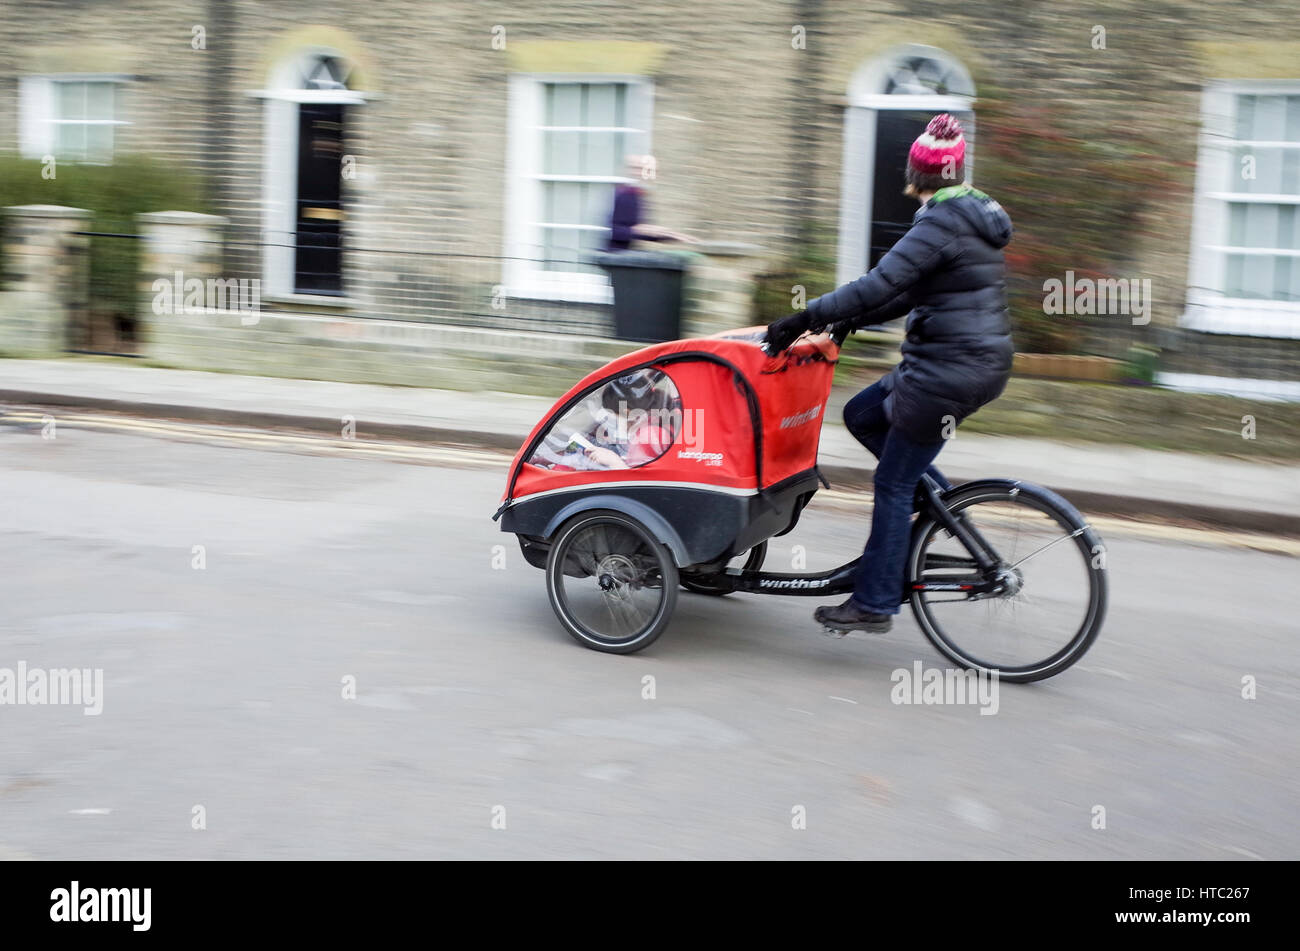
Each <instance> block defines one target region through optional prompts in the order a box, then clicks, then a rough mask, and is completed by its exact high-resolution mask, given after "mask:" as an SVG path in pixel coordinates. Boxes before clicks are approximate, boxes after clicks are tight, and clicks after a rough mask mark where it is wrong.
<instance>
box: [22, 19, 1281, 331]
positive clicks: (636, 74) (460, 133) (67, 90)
mask: <svg viewBox="0 0 1300 951" xmlns="http://www.w3.org/2000/svg"><path fill="white" fill-rule="evenodd" d="M1293 13H1294V11H1293V10H1290V9H1289V8H1288V7H1287V6H1286V5H1285V4H1281V3H1275V2H1266V3H1256V2H1224V3H1187V2H1156V3H1146V4H1142V5H1140V6H1135V5H1131V4H1127V3H1090V2H1079V0H1063V2H1060V3H1050V4H1048V3H1033V2H1012V3H986V2H983V0H975V2H964V3H942V2H931V0H911V2H908V3H896V2H875V3H852V2H847V0H825V2H821V0H785V2H774V0H753V2H740V0H710V2H706V3H683V2H678V0H661V2H659V3H656V4H651V5H646V4H615V3H607V2H596V0H547V2H544V3H543V2H534V0H522V2H515V3H509V4H505V3H479V2H466V0H441V2H437V3H411V2H408V0H392V2H386V0H377V2H373V3H359V2H356V0H275V2H254V0H168V2H162V0H118V2H97V0H81V2H76V0H63V2H55V0H43V2H33V3H22V4H19V3H16V2H6V3H5V4H4V7H3V22H4V30H3V33H2V34H0V149H4V150H6V151H8V150H16V151H21V152H23V153H24V154H26V155H29V156H32V157H40V156H43V155H47V154H53V155H55V156H56V157H59V158H61V159H66V160H73V161H75V160H78V159H83V160H91V161H111V160H112V156H113V155H116V154H122V153H127V152H139V153H147V154H149V155H152V156H155V157H157V158H161V159H164V160H168V161H172V162H176V163H179V164H183V165H186V166H189V167H192V168H195V169H197V170H199V171H201V172H202V173H203V175H204V177H205V180H206V181H207V183H208V187H209V189H210V192H211V195H212V198H213V206H214V208H216V209H217V210H218V211H219V213H220V214H221V215H222V216H224V217H225V218H226V219H227V222H228V224H227V226H226V229H225V236H226V243H227V244H226V258H225V260H226V264H225V267H226V269H227V271H228V272H229V274H230V276H232V277H241V276H249V275H252V276H258V277H260V278H261V280H262V305H263V307H264V308H266V309H268V310H269V311H271V312H275V311H283V312H286V313H288V312H293V313H306V314H327V315H347V316H356V317H367V318H387V319H393V320H427V319H431V318H432V319H444V320H445V319H465V320H466V321H468V322H471V323H477V324H478V325H481V326H491V327H497V328H507V329H508V328H509V327H511V326H512V323H511V322H512V320H516V319H518V320H522V321H525V322H526V324H527V326H529V327H532V328H533V329H537V328H538V327H546V326H547V322H548V321H550V320H552V319H554V320H555V322H556V325H557V326H560V325H561V324H563V326H564V327H565V329H574V328H577V329H582V328H583V327H588V328H589V327H590V326H594V324H593V323H591V321H595V320H597V318H596V317H594V316H591V315H593V314H596V313H598V312H599V311H600V309H601V308H602V307H604V306H605V305H606V302H607V301H608V290H607V288H606V286H605V284H604V282H603V279H602V278H601V276H600V274H599V272H598V271H596V270H595V269H594V268H592V267H591V266H590V265H589V264H586V263H585V260H586V258H585V255H586V253H587V252H588V251H590V250H591V249H593V248H595V247H597V246H598V245H599V244H600V243H601V242H602V241H603V232H602V231H601V225H602V223H603V221H604V216H605V215H607V207H608V200H609V193H610V190H611V188H612V182H613V181H614V180H615V179H616V178H617V177H618V176H619V175H621V174H622V171H621V167H622V158H623V156H624V155H625V154H626V153H632V152H636V153H642V152H651V153H653V154H654V156H655V157H656V160H657V165H656V168H655V178H654V183H653V188H652V191H651V202H652V208H653V216H654V220H655V221H656V222H659V223H662V224H665V225H668V226H670V227H673V228H676V229H678V230H682V231H686V232H689V233H692V234H695V235H697V236H700V237H702V238H705V239H709V240H711V241H715V242H737V243H740V244H743V245H757V246H761V247H762V248H763V249H764V254H765V256H766V258H767V260H768V263H769V264H770V262H771V260H772V259H779V258H782V257H786V256H789V255H791V254H793V253H794V252H795V251H796V250H797V249H798V248H797V245H798V242H800V241H805V240H811V241H819V242H823V243H824V245H825V247H826V250H827V252H828V253H829V254H830V255H831V256H832V257H833V259H834V261H835V272H836V275H837V277H838V278H839V279H841V280H844V279H848V278H850V277H852V276H854V275H856V274H859V273H861V272H862V269H863V268H864V267H865V266H866V265H867V264H868V263H869V262H870V261H871V260H874V258H875V257H877V256H878V253H879V250H880V247H882V246H883V244H887V242H888V240H889V235H890V234H891V231H890V227H889V226H890V219H891V217H892V218H897V217H898V215H899V214H900V211H899V209H898V208H897V207H895V206H894V205H893V204H892V203H891V202H893V201H894V197H893V196H895V195H896V190H895V189H894V188H893V186H892V184H889V185H888V187H886V176H887V174H888V170H889V169H890V168H892V167H894V164H896V161H897V156H896V154H894V153H891V152H890V151H889V150H890V149H897V147H898V143H899V142H903V141H904V140H906V139H908V138H909V137H910V136H911V135H912V134H914V129H915V123H916V122H917V121H920V119H919V118H918V117H921V116H923V115H924V114H927V113H932V112H934V111H938V110H939V109H940V108H942V109H948V110H951V111H955V112H958V113H961V114H964V115H965V116H966V117H967V119H968V127H969V128H970V129H971V132H972V136H971V137H972V156H973V163H972V164H973V175H974V179H975V182H976V184H979V183H980V181H981V169H982V166H981V161H982V153H981V148H980V118H979V117H980V109H981V106H980V99H981V96H983V95H985V93H986V91H987V90H990V89H992V88H994V87H996V88H997V89H998V90H1000V92H1001V94H1003V95H1011V96H1014V97H1023V98H1024V99H1032V100H1034V101H1036V102H1038V103H1041V104H1044V105H1046V106H1048V107H1051V106H1052V105H1053V104H1057V105H1059V106H1060V108H1061V109H1062V110H1063V111H1068V112H1069V114H1070V115H1071V117H1072V119H1071V121H1072V122H1073V123H1074V126H1073V128H1075V130H1076V131H1077V134H1079V135H1080V136H1095V137H1096V138H1097V139H1099V140H1106V139H1108V138H1109V139H1116V140H1123V138H1124V137H1125V136H1126V134H1127V133H1128V130H1130V129H1135V128H1140V129H1142V130H1143V132H1144V134H1147V135H1150V136H1153V137H1155V138H1157V139H1158V140H1159V141H1160V142H1162V143H1164V145H1165V147H1166V148H1167V149H1168V152H1169V154H1170V156H1173V157H1176V158H1177V159H1179V160H1180V162H1179V163H1178V164H1176V165H1175V166H1174V167H1173V168H1174V170H1173V171H1172V172H1170V173H1168V174H1162V177H1160V178H1159V179H1158V180H1156V181H1153V182H1152V189H1153V190H1156V191H1158V192H1159V193H1160V198H1159V200H1158V202H1156V203H1155V205H1154V207H1153V209H1152V211H1151V212H1150V213H1149V214H1148V215H1147V220H1146V222H1145V224H1146V226H1145V227H1143V228H1142V229H1141V232H1142V233H1141V236H1140V238H1139V239H1138V240H1137V241H1136V243H1135V251H1134V254H1133V257H1132V261H1131V271H1130V273H1131V274H1132V275H1137V276H1144V277H1151V278H1154V281H1153V284H1154V290H1153V294H1154V296H1155V298H1156V302H1155V303H1156V306H1155V308H1154V319H1155V324H1156V326H1162V325H1163V326H1174V325H1176V324H1178V323H1179V322H1180V321H1181V322H1183V323H1186V324H1189V325H1190V326H1193V327H1196V328H1198V329H1200V330H1209V331H1215V332H1224V331H1226V332H1229V333H1238V334H1253V335H1256V336H1258V335H1260V334H1263V335H1265V336H1267V337H1270V338H1294V337H1300V212H1297V207H1300V164H1298V163H1300V26H1298V25H1297V23H1296V21H1295V18H1294V16H1293ZM1246 153H1251V154H1253V155H1254V156H1255V158H1257V160H1258V166H1259V170H1258V175H1259V177H1257V178H1253V179H1249V180H1245V183H1244V184H1242V185H1241V187H1240V188H1238V187H1237V186H1235V185H1234V184H1232V183H1231V182H1230V181H1229V179H1230V178H1232V181H1236V179H1235V178H1233V177H1232V174H1231V173H1235V171H1236V168H1237V166H1236V164H1235V163H1236V162H1238V161H1239V160H1241V159H1244V158H1245V155H1246ZM987 160H988V161H992V159H991V158H990V159H987ZM999 161H1003V162H1006V161H1013V160H1008V159H1006V158H1001V159H999ZM891 163H894V164H891ZM1229 166H1231V167H1229ZM326 171H328V174H326ZM335 172H337V174H335ZM1064 174H1065V176H1066V177H1068V175H1069V169H1065V170H1064ZM1003 177H1005V175H1004V176H1003ZM1235 191H1240V192H1242V194H1240V195H1234V194H1233V192H1235ZM999 197H1002V196H999ZM1006 204H1008V207H1009V208H1010V209H1011V211H1012V214H1013V218H1014V216H1015V199H1014V196H1007V199H1006ZM1288 228H1290V229H1291V230H1288ZM309 237H310V239H309ZM336 240H337V241H338V242H339V243H340V245H341V247H342V248H343V251H342V253H341V254H340V255H337V256H335V255H334V254H333V252H332V251H330V250H329V248H330V247H331V246H332V243H333V242H335V241H336ZM882 243H883V244H882ZM300 244H301V245H302V246H299V245H300ZM873 249H874V250H873ZM1293 259H1294V264H1295V267H1294V268H1291V267H1290V265H1291V263H1292V260H1293ZM1189 274H1191V275H1193V280H1192V281H1191V283H1192V284H1193V285H1194V286H1193V288H1192V290H1191V291H1190V292H1189V289H1188V285H1189V279H1188V276H1189ZM1048 276H1051V275H1044V277H1048ZM1125 276H1128V275H1125ZM503 302H504V303H503ZM466 315H468V316H466ZM584 315H586V316H584Z"/></svg>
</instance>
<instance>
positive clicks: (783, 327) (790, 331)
mask: <svg viewBox="0 0 1300 951" xmlns="http://www.w3.org/2000/svg"><path fill="white" fill-rule="evenodd" d="M811 324H812V318H811V317H809V316H808V311H806V310H801V311H799V313H797V314H791V315H790V316H789V317H782V318H780V319H779V320H774V321H772V322H771V323H770V324H768V325H767V336H765V337H764V338H763V349H765V350H766V351H767V352H768V353H771V354H778V353H780V352H782V351H783V350H788V349H789V347H790V345H791V344H792V343H794V342H795V341H796V340H798V339H799V338H800V337H802V336H803V335H804V334H805V333H807V332H808V328H809V327H810V326H811Z"/></svg>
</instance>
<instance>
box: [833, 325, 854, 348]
mask: <svg viewBox="0 0 1300 951" xmlns="http://www.w3.org/2000/svg"><path fill="white" fill-rule="evenodd" d="M851 333H853V328H852V327H850V326H849V325H848V324H847V323H841V324H835V325H833V326H832V327H831V339H832V340H834V341H835V346H837V347H842V346H844V341H845V340H847V339H848V338H849V334H851Z"/></svg>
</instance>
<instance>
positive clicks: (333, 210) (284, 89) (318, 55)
mask: <svg viewBox="0 0 1300 951" xmlns="http://www.w3.org/2000/svg"><path fill="white" fill-rule="evenodd" d="M352 75H353V66H352V63H351V62H350V61H349V59H348V58H347V57H346V56H344V55H343V54H342V53H340V52H338V51H337V50H333V49H327V48H319V47H313V48H305V49H299V50H297V51H295V52H294V53H293V54H292V55H290V56H288V57H285V58H284V59H282V60H281V61H280V62H279V63H278V64H277V65H276V67H275V69H274V70H273V71H272V73H271V83H270V88H269V89H268V90H266V91H265V92H264V95H265V96H266V98H267V104H266V163H265V176H264V201H263V221H264V227H263V233H264V240H265V244H266V251H265V255H264V257H263V283H264V284H265V285H266V289H267V291H268V292H269V293H271V294H279V295H288V294H313V295H324V296H333V297H340V296H342V295H343V293H344V287H343V236H344V227H345V222H346V218H347V210H346V208H345V207H344V202H343V194H342V178H343V174H344V164H343V162H344V157H345V155H347V152H348V149H347V144H346V143H347V116H348V108H347V107H348V106H354V105H360V104H361V103H364V102H365V97H364V95H363V94H361V93H359V92H357V91H355V90H354V89H353V88H352V87H351V79H352Z"/></svg>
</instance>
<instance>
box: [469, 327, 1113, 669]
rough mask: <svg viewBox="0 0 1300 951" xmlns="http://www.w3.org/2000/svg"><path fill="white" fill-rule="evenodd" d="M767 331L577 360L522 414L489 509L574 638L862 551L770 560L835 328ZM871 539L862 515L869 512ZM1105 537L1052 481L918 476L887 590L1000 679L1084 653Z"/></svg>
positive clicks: (834, 589) (628, 645) (805, 468)
mask: <svg viewBox="0 0 1300 951" xmlns="http://www.w3.org/2000/svg"><path fill="white" fill-rule="evenodd" d="M763 336H764V328H762V327H756V328H748V329H744V330H737V331H732V332H728V333H722V334H718V335H716V336H712V337H706V338H700V339H691V340H677V341H672V342H669V343H661V344H656V345H653V346H649V347H646V348H644V349H641V350H638V351H636V352H634V353H629V354H626V355H625V356H622V357H620V358H619V359H617V360H614V361H613V362H611V363H609V364H608V365H606V366H605V367H603V368H602V369H600V370H597V371H595V372H593V373H591V374H589V375H588V376H587V377H586V378H584V379H583V380H581V381H580V382H579V383H577V384H576V385H575V386H574V387H573V388H572V389H571V390H569V392H568V393H566V394H565V395H564V396H563V397H562V398H561V399H560V400H559V401H558V402H557V403H556V404H555V406H554V407H553V408H552V410H551V411H550V412H549V413H548V414H547V415H546V416H545V417H544V418H543V419H542V420H541V421H540V422H538V424H537V425H536V426H535V427H534V429H533V431H532V432H531V433H530V434H529V436H528V439H527V440H526V441H525V443H524V444H523V446H522V447H521V448H520V450H519V452H518V453H517V454H516V455H515V457H514V460H513V461H512V463H511V465H510V470H509V475H508V478H507V484H506V489H505V493H504V496H503V498H502V502H501V505H500V507H499V508H498V510H497V512H496V514H495V515H494V518H495V519H499V520H500V526H501V529H502V530H503V531H506V532H510V533H513V534H514V535H516V536H517V538H518V541H519V546H520V549H521V551H522V552H523V557H524V558H525V559H526V560H527V561H528V563H529V564H531V565H533V566H535V567H537V568H540V569H542V570H543V571H545V574H546V590H547V594H548V596H549V598H550V602H551V606H552V608H553V609H554V611H555V614H556V616H557V617H558V618H559V620H560V623H561V624H562V625H563V626H564V628H565V629H566V630H567V631H568V632H569V634H570V635H572V636H573V637H574V638H575V639H576V640H577V641H578V642H579V643H581V644H583V645H585V646H586V647H590V648H593V649H595V650H599V651H606V652H610V653H632V652H634V651H639V650H641V649H643V648H645V647H647V646H648V645H650V644H651V643H653V642H654V641H655V640H656V639H657V638H658V637H659V635H660V634H662V633H663V631H664V629H665V628H666V627H667V626H668V624H669V622H670V620H671V618H672V615H673V611H674V609H675V607H676V606H677V601H678V588H679V587H680V588H683V589H685V590H687V591H690V592H695V593H697V594H701V595H711V596H723V595H728V594H732V593H735V592H742V593H747V594H780V595H796V596H804V597H808V596H813V597H819V598H829V597H831V596H833V595H844V594H846V593H847V592H850V591H851V590H852V589H853V578H854V574H855V572H856V570H857V567H858V559H854V560H852V561H849V562H847V563H845V564H842V565H839V566H837V567H835V568H832V569H830V570H826V571H819V572H783V571H769V570H765V569H764V562H765V559H766V555H767V550H768V541H769V540H770V539H772V538H774V537H777V536H781V535H785V534H787V533H789V532H791V531H793V530H794V528H795V526H796V525H797V524H798V522H799V519H800V516H801V514H802V513H803V512H804V510H805V509H806V507H807V506H808V504H809V502H810V501H812V499H813V496H814V495H815V494H816V493H817V491H818V489H819V488H820V487H822V486H826V487H827V488H829V485H828V483H827V482H826V480H825V479H824V478H823V477H822V474H821V472H820V470H819V469H818V465H817V453H818V446H819V442H820V435H821V428H822V423H823V416H824V414H825V411H826V406H827V402H828V400H829V398H830V393H831V381H832V377H833V374H834V369H835V364H836V361H837V359H838V355H839V347H840V344H841V343H842V338H841V337H839V336H836V335H832V334H817V335H805V336H804V337H802V338H801V339H800V340H798V341H796V342H795V343H794V344H793V345H792V346H791V347H790V348H789V349H788V350H786V351H784V352H782V353H778V354H769V353H768V352H766V350H765V349H764V347H763ZM861 525H862V528H863V532H862V535H863V536H865V534H866V531H865V529H866V528H867V525H868V521H867V520H866V519H862V520H861ZM1106 593H1107V582H1106V564H1105V549H1104V547H1103V545H1102V542H1101V539H1100V538H1099V537H1098V535H1097V533H1096V532H1095V531H1094V529H1093V528H1092V527H1091V526H1089V525H1088V523H1087V522H1086V521H1085V520H1084V518H1083V517H1082V516H1081V515H1080V514H1079V512H1078V511H1076V510H1075V508H1074V507H1073V506H1072V505H1070V503H1069V502H1067V501H1066V500H1065V499H1063V498H1062V497H1061V496H1060V495H1058V494H1056V493H1055V492H1052V491H1050V490H1048V489H1045V488H1043V487H1041V486H1036V485H1032V484H1030V483H1027V482H1023V481H1020V480H1017V479H980V480H977V481H973V482H966V483H964V484H961V485H955V486H953V487H952V488H949V489H944V488H942V487H941V486H940V485H939V484H938V483H937V482H935V481H934V480H932V479H931V478H929V477H928V476H926V477H924V478H923V480H922V482H921V484H920V486H919V487H918V490H917V496H916V515H915V517H914V519H913V525H912V533H911V543H910V548H909V554H908V558H907V568H906V574H905V582H904V584H903V587H902V590H900V591H899V603H900V604H910V606H911V608H912V612H913V614H914V616H915V617H916V621H917V623H918V624H919V625H920V627H921V630H922V632H923V633H924V635H925V636H926V637H927V638H928V639H929V641H930V642H931V643H932V644H933V645H934V647H935V648H937V649H938V651H939V652H940V653H941V654H943V655H944V656H945V657H946V658H948V659H949V660H950V661H952V662H953V663H954V664H957V665H959V666H961V667H965V668H970V669H975V670H984V671H990V672H991V671H997V673H998V675H999V677H1000V678H1001V679H1003V680H1007V681H1011V682H1028V681H1035V680H1042V679H1044V678H1046V677H1050V676H1052V675H1054V674H1057V673H1059V672H1060V671H1062V670H1064V669H1065V668H1067V667H1069V666H1070V665H1071V664H1073V663H1074V662H1075V661H1077V660H1078V659H1079V658H1080V657H1081V656H1082V655H1083V654H1084V652H1086V651H1087V649H1088V648H1089V647H1090V646H1091V644H1092V643H1093V641H1094V640H1095V639H1096V637H1097V634H1098V632H1099V631H1100V629H1101V625H1102V621H1103V619H1104V617H1105V612H1106Z"/></svg>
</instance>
